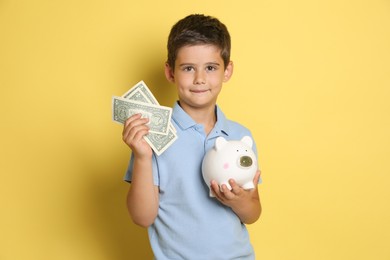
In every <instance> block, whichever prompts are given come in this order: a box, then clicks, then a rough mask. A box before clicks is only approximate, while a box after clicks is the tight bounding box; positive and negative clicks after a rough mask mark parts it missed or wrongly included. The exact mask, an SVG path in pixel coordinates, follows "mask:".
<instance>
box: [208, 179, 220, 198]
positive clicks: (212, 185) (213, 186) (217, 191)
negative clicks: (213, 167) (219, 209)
mask: <svg viewBox="0 0 390 260" xmlns="http://www.w3.org/2000/svg"><path fill="white" fill-rule="evenodd" d="M210 188H211V191H212V192H213V194H214V196H215V197H220V193H221V191H220V189H219V185H218V183H217V182H216V181H214V180H212V181H211V182H210Z"/></svg>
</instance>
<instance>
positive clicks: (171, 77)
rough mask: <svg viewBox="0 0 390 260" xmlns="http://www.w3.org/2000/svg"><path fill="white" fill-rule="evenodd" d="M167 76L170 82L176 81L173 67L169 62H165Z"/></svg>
mask: <svg viewBox="0 0 390 260" xmlns="http://www.w3.org/2000/svg"><path fill="white" fill-rule="evenodd" d="M165 77H166V78H167V80H168V81H169V82H171V83H174V82H175V77H174V74H173V69H172V68H171V66H169V64H168V62H166V63H165Z"/></svg>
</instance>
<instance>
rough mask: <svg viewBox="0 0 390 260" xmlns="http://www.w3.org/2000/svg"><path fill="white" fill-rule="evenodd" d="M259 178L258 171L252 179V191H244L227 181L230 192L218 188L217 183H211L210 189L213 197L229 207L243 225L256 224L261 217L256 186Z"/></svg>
mask: <svg viewBox="0 0 390 260" xmlns="http://www.w3.org/2000/svg"><path fill="white" fill-rule="evenodd" d="M259 178H260V171H258V172H257V173H256V175H255V177H254V179H253V183H254V185H255V188H254V189H250V190H244V189H243V188H241V187H240V186H238V184H237V183H236V182H235V181H234V180H229V184H230V185H231V186H232V190H229V189H228V188H227V187H226V185H222V186H221V189H222V191H221V190H220V187H219V186H218V184H217V182H215V181H212V182H211V187H212V190H213V192H214V194H215V197H216V198H217V199H218V200H219V201H220V202H221V203H222V204H224V205H226V206H228V207H230V208H231V209H232V210H233V211H234V213H236V215H237V216H238V217H239V218H240V220H241V222H243V223H245V224H252V223H254V222H256V221H257V220H258V219H259V217H260V215H261V203H260V196H259V192H258V188H257V184H258V182H259Z"/></svg>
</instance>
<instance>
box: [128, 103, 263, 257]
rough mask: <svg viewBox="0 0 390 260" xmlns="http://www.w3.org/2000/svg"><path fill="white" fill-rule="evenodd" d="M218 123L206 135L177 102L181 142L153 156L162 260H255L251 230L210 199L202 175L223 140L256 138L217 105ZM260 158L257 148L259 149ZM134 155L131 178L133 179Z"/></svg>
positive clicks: (156, 239) (157, 250) (157, 249)
mask: <svg viewBox="0 0 390 260" xmlns="http://www.w3.org/2000/svg"><path fill="white" fill-rule="evenodd" d="M216 114H217V122H216V124H215V126H214V128H213V130H212V131H211V132H210V133H209V135H208V136H206V134H205V132H204V128H203V125H201V124H197V123H196V122H195V121H194V120H193V119H192V118H191V117H190V116H189V115H188V114H187V113H186V112H185V111H184V110H183V109H182V108H181V107H180V106H179V105H178V104H177V103H176V104H175V106H174V108H173V113H172V123H173V125H174V126H175V128H176V130H177V135H178V139H177V140H176V141H175V142H174V143H173V144H172V145H171V146H170V147H169V148H168V149H167V150H166V151H165V152H164V153H163V154H161V155H160V156H155V155H153V176H154V184H155V185H157V186H159V190H160V203H159V210H158V215H157V218H156V220H155V222H154V223H153V224H152V225H151V226H150V227H149V228H148V234H149V240H150V243H151V247H152V250H153V253H154V256H155V258H156V259H158V260H160V259H169V260H172V259H187V260H191V259H195V260H218V259H223V260H226V259H238V258H239V259H255V256H254V251H253V248H252V245H251V243H250V240H249V235H248V231H247V229H246V227H245V225H244V224H243V223H241V221H240V219H239V218H238V217H237V215H236V214H235V213H234V212H233V211H232V210H231V209H230V208H229V207H226V206H224V205H223V204H221V203H220V202H218V201H217V200H216V199H215V198H211V197H209V188H208V186H207V185H206V183H205V182H204V181H203V177H202V171H201V166H202V160H203V157H204V155H205V153H206V152H207V151H208V150H209V149H211V148H212V147H213V146H214V143H215V139H216V138H217V137H219V136H223V137H225V138H226V139H227V140H239V139H241V138H242V137H243V136H245V135H249V136H251V137H252V135H251V133H250V131H249V130H248V129H247V128H245V127H244V126H242V125H240V124H238V123H236V122H233V121H230V120H228V119H227V118H226V117H225V115H224V114H223V113H222V111H221V110H220V108H219V107H218V106H216ZM253 150H254V152H255V153H256V155H257V150H256V145H254V147H253ZM132 168H133V157H132V158H131V160H130V164H129V167H128V170H127V172H126V176H125V180H126V181H128V182H130V181H131V177H132Z"/></svg>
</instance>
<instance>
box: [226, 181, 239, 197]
mask: <svg viewBox="0 0 390 260" xmlns="http://www.w3.org/2000/svg"><path fill="white" fill-rule="evenodd" d="M229 184H230V186H231V187H232V191H231V192H232V193H233V194H235V195H239V194H240V192H241V190H242V188H241V187H240V186H239V185H238V184H237V182H236V181H235V180H233V179H230V180H229Z"/></svg>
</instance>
